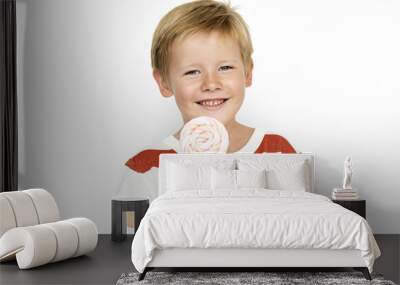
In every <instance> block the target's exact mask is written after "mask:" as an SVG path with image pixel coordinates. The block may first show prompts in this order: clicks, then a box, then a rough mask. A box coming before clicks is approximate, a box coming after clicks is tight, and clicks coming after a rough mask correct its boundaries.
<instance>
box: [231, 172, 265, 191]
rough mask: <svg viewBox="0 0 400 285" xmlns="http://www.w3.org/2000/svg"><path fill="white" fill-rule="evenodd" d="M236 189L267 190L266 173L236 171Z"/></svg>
mask: <svg viewBox="0 0 400 285" xmlns="http://www.w3.org/2000/svg"><path fill="white" fill-rule="evenodd" d="M236 181H237V188H238V189H240V188H267V171H266V170H265V169H263V170H236Z"/></svg>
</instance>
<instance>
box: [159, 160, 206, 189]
mask: <svg viewBox="0 0 400 285" xmlns="http://www.w3.org/2000/svg"><path fill="white" fill-rule="evenodd" d="M210 172H211V167H207V166H193V165H191V166H188V165H182V164H176V163H170V164H169V165H168V171H167V179H166V180H167V187H166V188H167V191H184V190H193V189H210V187H211V183H210V180H211V179H210V176H211V175H210Z"/></svg>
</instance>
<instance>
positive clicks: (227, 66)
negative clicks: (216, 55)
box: [220, 65, 233, 70]
mask: <svg viewBox="0 0 400 285" xmlns="http://www.w3.org/2000/svg"><path fill="white" fill-rule="evenodd" d="M220 69H221V70H229V69H233V66H230V65H224V66H221V67H220Z"/></svg>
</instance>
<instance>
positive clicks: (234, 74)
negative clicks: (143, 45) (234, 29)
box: [153, 32, 252, 125]
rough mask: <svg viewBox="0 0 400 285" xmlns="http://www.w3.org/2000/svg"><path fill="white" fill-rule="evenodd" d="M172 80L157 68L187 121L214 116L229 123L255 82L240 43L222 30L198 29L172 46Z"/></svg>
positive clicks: (161, 83) (160, 81)
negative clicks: (201, 30) (208, 31)
mask: <svg viewBox="0 0 400 285" xmlns="http://www.w3.org/2000/svg"><path fill="white" fill-rule="evenodd" d="M170 55H171V57H170V64H169V69H168V72H169V76H168V81H167V80H163V79H162V78H161V76H160V74H159V72H158V71H157V70H155V71H154V72H153V75H154V78H155V79H156V81H157V83H158V85H159V88H160V91H161V93H162V95H163V96H165V97H170V96H172V95H174V96H175V101H176V104H177V105H178V108H179V110H180V111H181V114H182V117H183V120H184V122H185V123H186V122H188V121H189V120H191V119H193V118H195V117H198V116H210V117H213V118H215V119H218V120H219V121H220V122H222V123H223V124H225V125H227V124H228V123H230V122H231V121H232V120H234V119H235V116H236V113H237V112H238V111H239V109H240V106H241V105H242V103H243V99H244V93H245V88H246V87H248V86H250V85H251V80H252V66H251V67H249V68H248V70H247V73H246V72H245V67H244V64H243V61H242V57H241V55H240V49H239V44H238V43H237V42H236V41H235V40H233V39H231V38H230V37H227V36H222V35H221V34H220V33H218V32H212V33H197V34H194V35H191V36H188V37H186V38H184V39H183V40H177V41H175V42H174V43H173V44H172V46H171V49H170Z"/></svg>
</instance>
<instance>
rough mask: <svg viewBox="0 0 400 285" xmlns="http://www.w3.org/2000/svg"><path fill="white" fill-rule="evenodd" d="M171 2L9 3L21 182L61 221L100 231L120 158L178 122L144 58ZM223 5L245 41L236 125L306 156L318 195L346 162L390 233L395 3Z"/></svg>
mask: <svg viewBox="0 0 400 285" xmlns="http://www.w3.org/2000/svg"><path fill="white" fill-rule="evenodd" d="M182 2H183V1H164V0H157V1H155V0H152V1H129V0H118V1H108V0H68V1H67V0H63V1H62V0H35V1H29V0H17V17H18V67H19V70H18V76H19V82H18V95H19V124H20V132H19V138H20V145H19V147H20V160H19V163H20V167H19V171H20V173H19V179H20V186H21V188H28V187H43V188H46V189H48V190H49V191H51V192H52V193H53V195H54V196H55V198H56V199H57V201H58V203H59V206H60V210H61V212H62V215H63V216H64V217H66V218H68V217H73V216H86V217H89V218H91V219H93V220H94V221H95V222H96V224H97V226H98V228H99V231H100V232H101V233H109V232H110V218H111V215H110V212H111V206H110V199H111V197H112V196H113V195H114V194H115V192H116V187H117V184H118V181H119V179H120V175H121V172H122V169H123V167H124V166H123V165H124V162H125V161H126V160H127V159H128V158H129V157H131V156H132V155H133V154H135V153H136V152H137V151H139V150H141V148H142V147H145V146H146V145H148V144H150V143H151V142H153V141H160V140H161V139H162V138H164V137H165V136H167V135H169V134H170V133H171V132H173V131H175V130H176V129H177V128H178V127H179V126H180V123H181V118H180V115H179V112H178V109H177V108H176V106H175V103H174V100H173V99H164V98H162V97H161V96H160V95H159V94H158V90H157V88H156V85H155V83H154V82H153V80H152V77H151V68H150V54H149V53H150V43H151V37H152V32H153V30H154V29H155V26H156V25H157V22H158V20H159V19H160V17H161V16H162V15H164V14H165V13H166V12H167V11H168V10H169V9H171V8H172V7H173V6H175V5H176V4H178V3H182ZM231 2H232V3H233V5H234V6H238V8H239V12H240V13H241V14H242V15H243V17H244V18H245V19H246V20H247V22H248V24H249V27H250V30H251V33H252V36H253V42H254V47H255V53H254V61H255V70H254V84H253V86H252V87H251V88H250V89H248V93H247V98H246V100H245V103H244V105H243V107H242V109H241V111H240V112H239V116H238V118H239V120H240V121H241V122H243V123H246V124H249V125H251V126H260V127H264V128H266V129H268V130H270V132H271V133H279V134H282V135H283V136H285V137H286V138H287V139H288V140H289V141H290V142H291V143H292V144H293V145H294V146H295V148H296V149H297V150H298V151H312V152H314V153H315V154H316V159H317V189H318V192H319V193H322V194H325V195H329V194H330V191H331V189H332V188H333V187H336V186H339V185H340V183H341V180H342V168H343V161H344V158H345V156H346V155H351V156H352V157H353V161H354V167H355V174H354V176H353V181H354V182H353V184H354V186H356V187H358V188H359V189H360V192H361V195H362V197H363V198H365V199H366V200H367V216H368V221H369V222H370V224H371V227H372V229H373V231H374V232H375V233H397V234H398V233H400V222H399V220H400V219H399V217H400V181H399V178H398V177H399V172H398V169H399V166H398V164H399V162H400V150H399V147H398V146H399V145H400V123H399V122H400V115H399V112H398V109H399V96H400V53H399V52H398V51H399V50H400V37H399V36H398V35H399V34H400V18H399V17H398V15H400V2H398V1H395V0H392V1H373V0H351V1H348V0H346V1H344V0H341V1H318V0H314V1H312V0H306V1H295V0H290V1H289V0H288V1H256V0H253V1H248V0H247V1H244V0H243V1H238V0H236V1H234V0H232V1H231ZM149 115H151V116H149Z"/></svg>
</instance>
